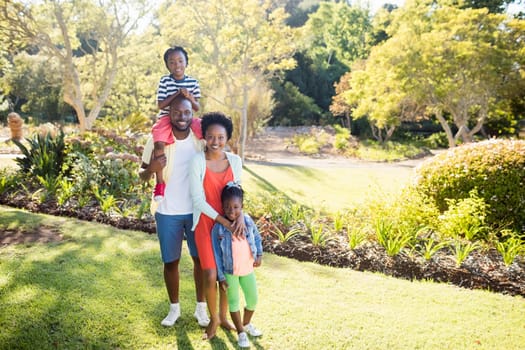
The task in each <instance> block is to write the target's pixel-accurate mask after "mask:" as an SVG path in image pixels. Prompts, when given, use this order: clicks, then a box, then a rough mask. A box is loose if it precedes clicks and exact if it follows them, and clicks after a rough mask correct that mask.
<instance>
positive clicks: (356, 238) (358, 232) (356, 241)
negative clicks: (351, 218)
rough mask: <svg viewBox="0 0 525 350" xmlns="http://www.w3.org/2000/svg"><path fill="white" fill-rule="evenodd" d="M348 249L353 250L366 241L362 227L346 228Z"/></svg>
mask: <svg viewBox="0 0 525 350" xmlns="http://www.w3.org/2000/svg"><path fill="white" fill-rule="evenodd" d="M347 236H348V247H349V248H350V249H355V248H357V247H358V246H359V245H361V243H363V242H364V241H365V240H366V232H365V230H364V229H363V228H362V227H355V228H352V229H350V228H348V231H347Z"/></svg>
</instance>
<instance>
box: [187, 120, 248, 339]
mask: <svg viewBox="0 0 525 350" xmlns="http://www.w3.org/2000/svg"><path fill="white" fill-rule="evenodd" d="M201 125H202V135H203V136H204V140H205V141H206V148H205V151H204V152H201V153H199V154H197V155H196V156H195V157H194V158H193V159H192V162H191V165H190V187H191V189H190V190H191V197H192V200H193V230H194V231H195V243H196V245H197V251H198V254H199V259H200V262H201V268H202V272H203V277H204V290H205V294H206V301H207V303H208V310H209V312H210V323H209V325H208V327H207V328H206V332H205V334H204V338H205V339H211V338H213V337H214V336H215V333H216V331H217V327H218V326H219V323H220V324H221V325H222V326H223V327H224V328H227V329H231V330H234V329H235V328H234V327H233V325H232V324H231V323H230V322H229V321H228V320H227V314H228V300H227V296H226V293H225V292H224V291H222V290H219V309H220V310H219V313H218V314H217V266H216V264H215V258H214V254H213V247H212V241H211V230H212V228H213V225H214V224H215V222H218V223H220V224H222V225H224V226H225V227H226V228H228V229H229V230H230V231H232V232H233V233H234V234H242V233H243V232H244V230H245V224H244V220H238V222H230V221H229V220H228V219H226V218H225V217H224V213H223V211H222V203H221V191H222V189H223V188H224V186H225V185H226V184H227V183H228V182H230V181H235V182H237V183H240V180H241V172H242V162H241V158H240V157H239V156H237V155H235V154H233V153H230V152H225V151H224V147H225V146H226V143H227V142H228V141H229V140H230V138H231V136H232V132H233V124H232V121H231V119H230V118H228V117H226V116H225V115H224V114H222V113H220V112H213V113H206V114H204V115H203V117H202V121H201ZM241 217H242V216H241Z"/></svg>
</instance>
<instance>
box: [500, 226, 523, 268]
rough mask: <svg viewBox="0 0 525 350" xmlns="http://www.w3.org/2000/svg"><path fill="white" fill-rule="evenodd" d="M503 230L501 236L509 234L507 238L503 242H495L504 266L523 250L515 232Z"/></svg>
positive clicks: (510, 262) (508, 264)
mask: <svg viewBox="0 0 525 350" xmlns="http://www.w3.org/2000/svg"><path fill="white" fill-rule="evenodd" d="M505 231H506V232H504V233H503V236H509V238H507V240H505V241H503V242H496V249H497V250H498V252H499V253H500V254H501V257H502V258H503V263H504V264H505V266H510V265H511V264H512V263H513V262H514V259H516V257H517V256H518V255H519V254H520V252H521V251H522V250H523V248H524V246H523V243H522V242H521V240H520V239H519V237H518V236H517V234H515V233H513V232H512V231H510V230H505Z"/></svg>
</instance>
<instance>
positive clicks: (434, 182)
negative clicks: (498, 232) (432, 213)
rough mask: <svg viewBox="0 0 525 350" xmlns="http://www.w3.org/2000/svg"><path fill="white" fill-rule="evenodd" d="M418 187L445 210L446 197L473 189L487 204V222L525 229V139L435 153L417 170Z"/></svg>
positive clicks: (463, 195)
mask: <svg viewBox="0 0 525 350" xmlns="http://www.w3.org/2000/svg"><path fill="white" fill-rule="evenodd" d="M416 187H417V190H418V191H421V192H422V193H423V194H425V195H428V196H429V197H430V198H433V200H434V201H435V202H436V205H437V207H438V208H439V209H440V210H441V212H444V211H445V210H447V208H448V202H447V200H450V199H454V200H459V199H464V198H469V193H470V191H472V190H473V189H475V190H477V194H478V196H479V197H480V198H482V199H483V200H484V202H485V203H486V204H487V206H488V208H487V217H486V224H487V225H489V226H491V227H502V226H505V227H509V228H514V229H516V230H518V231H519V232H524V231H525V141H518V140H489V141H483V142H478V143H471V144H466V145H463V146H460V147H457V148H454V149H451V150H449V151H447V152H446V153H442V154H440V155H437V156H435V157H434V158H432V159H430V160H429V161H427V162H425V163H423V164H422V165H421V166H420V167H419V168H418V169H417V184H416Z"/></svg>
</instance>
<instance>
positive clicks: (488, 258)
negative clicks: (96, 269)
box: [0, 195, 525, 297]
mask: <svg viewBox="0 0 525 350" xmlns="http://www.w3.org/2000/svg"><path fill="white" fill-rule="evenodd" d="M0 204H4V205H8V206H11V207H16V208H22V209H26V210H29V211H32V212H38V213H45V214H50V215H56V216H67V217H75V218H78V219H81V220H86V221H96V222H100V223H104V224H108V225H111V226H114V227H117V228H120V229H132V230H137V231H143V232H146V233H149V234H153V233H155V222H154V220H153V218H152V217H151V216H149V215H148V217H147V218H146V219H143V220H138V219H134V218H124V217H121V216H117V215H106V214H103V213H102V212H101V211H100V209H99V208H98V207H96V206H85V207H84V208H82V209H81V210H78V209H74V208H73V207H67V206H63V207H59V206H58V205H57V204H56V202H46V203H41V204H39V203H36V202H34V201H31V200H29V199H28V198H26V197H23V196H21V195H19V196H6V195H3V196H0ZM260 231H261V235H262V236H263V246H264V250H265V252H269V253H273V254H276V255H280V256H285V257H289V258H293V259H296V260H298V261H310V262H315V263H318V264H322V265H329V266H333V267H341V268H351V269H354V270H358V271H371V272H380V273H383V274H385V275H389V276H393V277H398V278H404V279H407V280H433V281H436V282H444V283H451V284H454V285H457V286H460V287H464V288H469V289H487V290H490V291H493V292H499V293H503V294H509V295H521V296H524V297H525V260H524V259H523V257H522V258H521V259H517V261H515V262H514V263H512V264H511V265H510V266H508V267H507V266H505V264H504V263H503V260H502V258H501V256H500V255H499V253H498V252H497V251H496V250H494V249H491V250H489V251H475V252H473V253H471V254H470V255H469V256H468V257H467V259H465V261H463V263H462V264H461V266H459V267H457V266H456V263H455V261H454V258H453V256H452V253H451V252H449V251H447V250H446V249H443V250H440V251H438V252H437V253H436V254H435V255H434V256H433V257H432V258H431V259H430V260H429V261H426V260H425V259H423V258H422V257H418V256H409V255H407V254H404V253H401V254H398V255H396V256H393V257H390V256H388V255H387V254H386V251H385V249H384V248H383V247H381V246H380V245H379V244H378V243H375V242H367V243H365V244H363V245H361V246H359V247H357V248H355V249H353V250H349V249H347V248H346V247H347V243H346V242H345V240H344V239H340V240H334V241H330V242H328V243H327V244H326V246H324V247H320V246H314V245H312V243H311V242H310V240H309V238H308V237H304V236H301V235H297V236H294V237H292V238H291V239H290V240H288V241H287V242H284V243H281V242H279V241H278V240H276V239H275V237H274V236H272V234H271V233H270V231H269V230H268V229H267V228H266V227H265V225H264V224H263V225H262V227H260ZM0 238H1V241H0V244H1V245H0V246H2V245H6V244H16V243H28V242H42V243H47V242H53V241H57V240H60V239H61V237H60V236H59V234H58V231H57V230H56V229H53V228H51V227H41V228H39V229H38V230H35V231H32V232H20V231H18V230H7V231H6V230H4V231H0Z"/></svg>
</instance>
